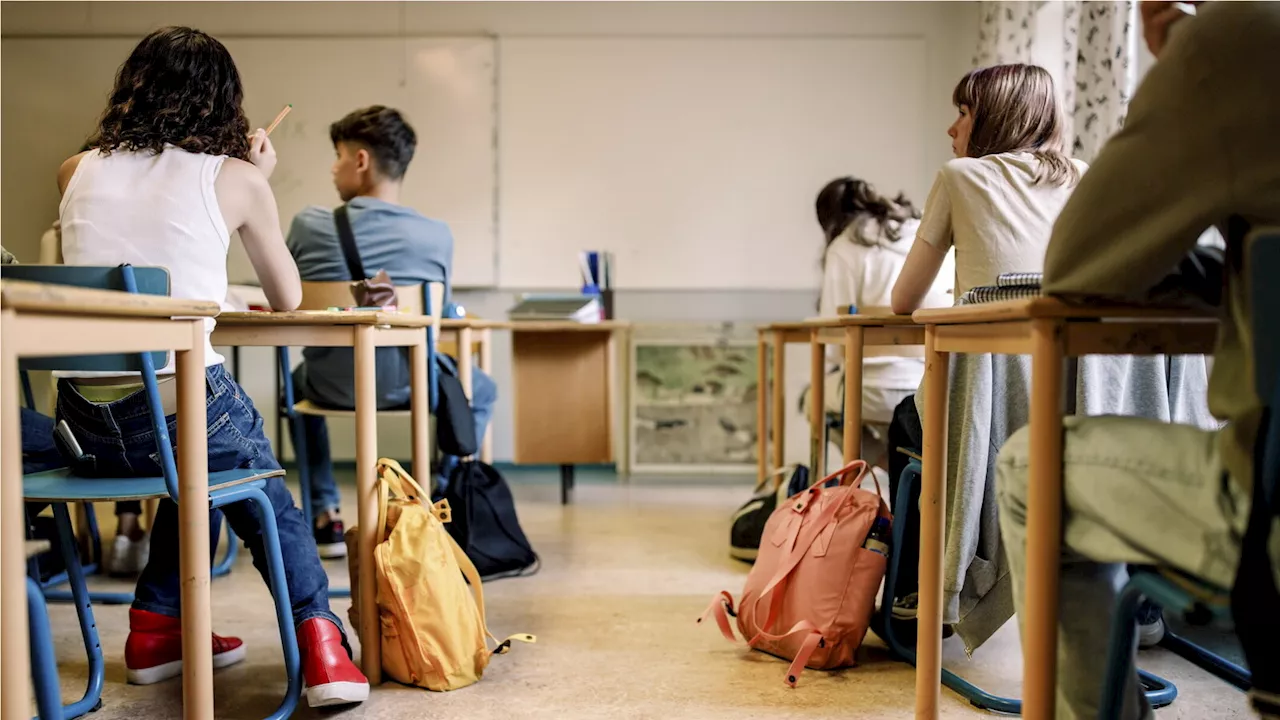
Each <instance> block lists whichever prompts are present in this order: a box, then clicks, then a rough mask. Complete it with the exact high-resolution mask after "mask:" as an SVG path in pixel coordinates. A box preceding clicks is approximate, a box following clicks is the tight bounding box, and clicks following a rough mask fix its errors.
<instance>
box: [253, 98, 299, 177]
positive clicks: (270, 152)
mask: <svg viewBox="0 0 1280 720" xmlns="http://www.w3.org/2000/svg"><path fill="white" fill-rule="evenodd" d="M292 109H293V105H285V106H284V109H283V110H281V111H280V114H279V115H276V119H275V120H272V121H271V124H270V125H268V126H267V129H266V130H263V129H262V128H258V129H257V130H254V131H253V134H252V135H250V136H249V157H248V160H249V162H251V163H253V164H254V165H256V166H258V169H259V170H261V171H262V174H263V175H265V176H266V177H268V178H270V177H271V173H272V172H273V171H274V170H275V169H276V149H275V146H274V145H272V144H271V138H270V137H268V136H269V135H271V131H272V130H275V129H276V126H277V125H279V124H280V121H281V120H284V116H285V115H288V114H289V111H290V110H292Z"/></svg>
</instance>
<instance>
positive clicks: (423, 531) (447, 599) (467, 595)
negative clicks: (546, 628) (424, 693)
mask: <svg viewBox="0 0 1280 720" xmlns="http://www.w3.org/2000/svg"><path fill="white" fill-rule="evenodd" d="M427 497H428V495H427V493H426V492H424V491H423V489H422V487H421V486H420V485H418V483H416V482H414V480H413V478H412V477H410V476H409V474H408V473H406V472H405V471H404V468H401V467H400V464H399V463H397V462H396V461H395V460H388V459H386V458H383V459H381V460H379V461H378V534H377V538H378V544H377V546H376V547H375V548H374V560H375V563H376V565H377V567H376V569H375V571H374V573H375V576H376V577H377V579H378V594H377V596H378V615H379V618H380V620H381V628H382V669H383V672H385V673H386V674H387V675H388V676H389V677H391V678H392V679H394V680H396V681H398V682H401V683H404V684H406V685H417V686H419V687H424V688H427V689H428V690H456V689H458V688H462V687H466V686H468V685H470V684H472V683H474V682H476V681H477V680H479V679H480V676H481V675H483V674H484V669H485V667H486V666H487V665H488V664H489V658H490V657H492V656H493V655H500V654H503V653H505V652H506V651H507V650H508V649H509V648H510V646H511V641H512V640H520V641H522V642H534V637H533V636H532V635H513V636H511V637H509V638H507V639H506V640H504V641H503V642H500V643H499V642H498V641H497V639H496V638H494V637H493V635H491V634H490V633H489V629H488V628H487V627H486V626H485V621H484V590H483V589H482V588H481V586H480V575H479V573H477V572H476V569H475V566H474V565H472V564H471V561H470V560H469V559H467V556H466V553H464V552H463V551H462V548H460V547H458V544H457V543H456V542H454V540H453V538H452V537H450V535H449V533H448V532H447V531H446V530H445V528H444V523H447V522H449V520H450V517H449V503H448V502H447V501H444V500H442V501H440V502H438V503H436V504H435V505H431V506H428V505H427V503H426V498H427ZM356 531H357V528H354V527H353V528H351V529H350V530H349V531H348V532H347V535H346V542H347V550H348V552H347V557H348V569H349V570H350V573H351V596H352V597H359V596H360V595H359V592H360V588H359V577H360V565H359V562H360V561H359V556H360V554H359V553H358V552H357V551H356V549H357V543H358V540H357V537H358V533H357V532H356ZM468 583H470V586H471V587H470V589H468V587H467V585H468ZM473 591H474V593H475V595H474V597H473V596H472V592H473ZM350 619H351V623H352V625H353V626H354V627H357V628H358V627H360V617H359V615H358V613H357V611H356V605H355V604H354V603H353V604H352V605H351V611H350ZM488 640H493V641H494V642H495V643H497V647H496V648H494V649H493V650H490V649H489V644H488Z"/></svg>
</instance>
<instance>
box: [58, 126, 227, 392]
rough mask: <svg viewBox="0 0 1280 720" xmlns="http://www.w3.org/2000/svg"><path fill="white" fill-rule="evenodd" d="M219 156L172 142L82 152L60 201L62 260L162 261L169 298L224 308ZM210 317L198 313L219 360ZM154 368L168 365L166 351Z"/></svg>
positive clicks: (213, 357)
mask: <svg viewBox="0 0 1280 720" xmlns="http://www.w3.org/2000/svg"><path fill="white" fill-rule="evenodd" d="M224 160H226V156H222V155H203V154H199V153H192V152H187V151H185V150H181V149H178V148H175V147H168V148H166V149H165V151H164V152H162V153H160V154H159V155H152V154H151V153H148V152H124V151H116V152H113V153H111V154H110V155H107V156H103V155H101V154H100V153H99V152H98V151H97V150H93V151H91V152H89V153H88V154H86V155H85V156H84V157H83V158H81V159H80V164H79V165H78V166H77V167H76V171H75V174H74V175H72V176H71V181H70V182H69V183H67V189H66V192H64V193H63V195H62V204H61V206H60V207H59V213H60V219H61V224H62V255H63V259H64V261H65V263H66V264H67V265H99V266H110V265H121V264H124V263H129V264H131V265H134V266H136V267H163V268H168V270H169V284H170V290H171V292H170V294H171V295H172V296H173V297H175V298H182V299H186V300H206V301H210V302H216V303H218V304H219V305H222V306H223V309H226V304H225V303H226V299H227V248H228V247H229V244H230V240H231V233H229V232H228V231H227V226H226V223H225V222H224V221H223V219H222V211H221V209H220V208H219V207H218V197H217V195H216V194H215V193H214V181H216V180H217V178H218V171H219V170H221V168H222V163H223V161H224ZM214 324H215V321H214V319H213V318H208V319H206V320H205V349H204V351H205V364H206V365H210V366H212V365H218V364H220V363H222V362H223V358H222V356H221V355H218V354H217V353H215V352H214V351H213V346H212V345H210V344H209V334H210V333H212V332H213V328H214ZM161 372H164V373H172V372H173V359H172V354H171V355H170V360H169V363H168V365H166V366H165V368H164V369H163V370H162V371H161Z"/></svg>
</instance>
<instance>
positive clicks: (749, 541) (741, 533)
mask: <svg viewBox="0 0 1280 720" xmlns="http://www.w3.org/2000/svg"><path fill="white" fill-rule="evenodd" d="M786 474H787V468H785V467H783V468H778V469H777V470H775V471H773V473H772V474H771V475H769V476H768V477H766V478H765V479H764V480H761V481H760V483H759V484H758V485H756V489H755V492H754V493H753V494H752V496H751V499H750V500H748V501H747V502H746V504H745V505H743V506H742V507H740V508H738V511H737V512H735V513H734V514H733V519H732V522H733V525H732V527H730V529H729V557H732V558H734V559H735V560H741V561H743V562H749V563H754V562H755V561H756V555H757V554H759V552H760V538H761V537H763V536H764V524H765V523H767V522H769V516H770V515H772V514H773V511H774V510H776V509H777V508H778V505H779V504H780V503H781V502H782V501H783V500H786V499H787V498H789V497H791V496H792V495H795V494H796V493H800V492H803V491H805V490H806V489H808V487H809V468H807V467H805V466H804V465H796V466H795V469H794V470H792V472H791V478H790V479H789V480H786V481H784V480H783V478H784V477H785V476H786Z"/></svg>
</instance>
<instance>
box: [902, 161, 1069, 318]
mask: <svg viewBox="0 0 1280 720" xmlns="http://www.w3.org/2000/svg"><path fill="white" fill-rule="evenodd" d="M1071 162H1073V163H1074V164H1075V166H1076V168H1077V169H1078V170H1079V171H1080V174H1081V175H1083V174H1084V172H1085V171H1086V170H1087V169H1088V167H1089V166H1088V165H1086V164H1085V163H1083V162H1081V161H1079V160H1072V161H1071ZM1039 171H1040V161H1039V160H1037V159H1036V158H1035V156H1034V155H1032V154H1031V153H999V154H996V155H987V156H985V157H980V158H956V159H955V160H949V161H947V164H946V165H943V166H942V169H941V170H940V171H938V177H937V179H936V180H934V182H933V189H932V190H930V191H929V199H928V200H927V201H926V202H925V205H924V218H923V219H922V220H921V221H920V230H919V232H918V233H917V235H916V240H917V241H918V242H919V241H923V242H927V243H929V244H930V245H932V246H934V247H935V248H938V249H939V250H942V251H946V250H950V249H951V247H952V246H954V247H955V249H956V253H955V255H956V257H955V295H954V297H955V298H956V299H959V297H960V296H961V295H963V294H964V293H966V292H968V291H969V290H970V289H971V288H974V287H977V286H981V285H994V284H995V282H996V276H998V275H1000V274H1001V273H1006V272H1040V271H1041V270H1043V269H1044V253H1045V248H1047V247H1048V245H1049V235H1050V233H1051V232H1052V230H1053V223H1054V221H1055V220H1056V219H1057V218H1058V213H1059V212H1060V211H1061V210H1062V206H1063V205H1065V204H1066V202H1067V198H1069V197H1070V196H1071V192H1072V190H1073V189H1074V186H1073V185H1058V186H1055V185H1048V184H1045V185H1037V184H1036V183H1035V177H1036V174H1037V173H1038V172H1039Z"/></svg>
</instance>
